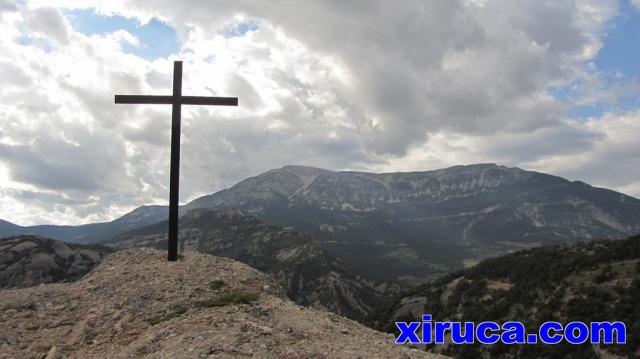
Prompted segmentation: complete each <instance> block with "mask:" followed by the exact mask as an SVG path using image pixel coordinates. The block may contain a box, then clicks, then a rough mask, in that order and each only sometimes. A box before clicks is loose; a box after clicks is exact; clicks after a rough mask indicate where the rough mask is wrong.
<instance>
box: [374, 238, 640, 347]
mask: <svg viewBox="0 0 640 359" xmlns="http://www.w3.org/2000/svg"><path fill="white" fill-rule="evenodd" d="M639 298H640V236H635V237H631V238H628V239H625V240H619V241H606V240H595V241H592V242H589V243H583V244H576V245H571V246H549V247H542V248H536V249H531V250H525V251H520V252H517V253H513V254H510V255H505V256H503V257H499V258H494V259H489V260H486V261H483V262H481V263H480V264H478V265H477V266H475V267H473V268H471V269H467V270H464V271H460V272H456V273H453V274H450V275H448V276H446V277H445V278H442V279H440V280H437V281H435V282H434V283H430V284H425V285H423V286H419V287H417V288H414V289H413V290H411V291H409V292H407V293H405V294H403V295H401V296H399V297H397V298H396V299H395V300H394V301H393V302H392V303H391V304H389V305H387V306H386V307H384V308H382V309H380V310H378V311H377V314H376V315H375V316H373V317H372V318H371V323H372V325H373V326H374V327H377V328H379V329H382V330H389V331H392V330H393V329H395V326H394V322H395V321H412V320H413V319H417V318H421V315H422V314H424V313H429V314H432V316H433V320H434V321H436V320H437V321H443V320H456V321H462V322H464V321H474V322H482V321H486V320H490V321H496V322H506V321H510V320H517V321H522V322H524V323H525V324H526V326H527V328H528V329H529V330H537V328H538V326H539V325H540V324H541V323H543V322H546V321H557V322H560V323H569V322H571V321H574V320H578V321H583V322H586V323H589V322H591V321H622V322H624V323H625V324H626V326H627V336H628V338H627V341H628V343H627V344H626V345H615V346H605V345H603V346H600V347H595V346H592V345H590V344H584V345H577V346H576V345H568V344H560V345H547V346H544V345H526V346H508V345H499V344H498V345H491V346H479V345H475V346H474V345H471V346H468V345H463V346H449V347H447V346H446V345H445V346H438V347H437V348H436V349H438V350H444V353H446V354H448V355H451V356H453V357H455V358H479V357H481V356H482V357H483V358H637V357H640V306H638V303H639ZM612 355H613V356H612ZM615 355H617V356H615Z"/></svg>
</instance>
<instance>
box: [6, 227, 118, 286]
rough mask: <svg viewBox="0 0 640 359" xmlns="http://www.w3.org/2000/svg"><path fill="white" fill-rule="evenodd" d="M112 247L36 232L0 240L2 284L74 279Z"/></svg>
mask: <svg viewBox="0 0 640 359" xmlns="http://www.w3.org/2000/svg"><path fill="white" fill-rule="evenodd" d="M112 251H113V250H112V249H111V248H108V247H102V246H84V245H74V244H67V243H64V242H62V241H56V240H51V239H46V238H41V237H35V236H18V237H11V238H5V239H2V240H0V288H22V287H30V286H34V285H38V284H42V283H55V282H72V281H74V280H77V279H80V278H81V277H82V276H84V275H85V274H87V273H88V272H89V271H90V270H91V269H93V267H95V266H96V265H98V264H99V263H100V262H101V261H102V259H103V257H104V256H105V255H106V254H108V253H111V252H112Z"/></svg>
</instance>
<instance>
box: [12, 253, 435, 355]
mask: <svg viewBox="0 0 640 359" xmlns="http://www.w3.org/2000/svg"><path fill="white" fill-rule="evenodd" d="M165 256H166V253H165V252H163V251H158V250H154V249H148V248H136V249H128V250H125V251H122V252H117V253H114V254H112V255H110V256H108V257H107V259H106V260H105V261H104V262H103V263H102V264H100V265H99V266H98V267H96V268H95V269H94V270H93V271H92V272H91V273H90V274H89V275H87V276H86V277H84V278H83V279H81V280H80V281H77V282H74V283H63V284H46V285H40V286H38V287H34V288H25V289H6V290H1V291H0V358H47V359H53V358H67V357H70V358H136V357H150V358H242V357H247V358H250V357H255V358H433V357H434V355H432V354H428V353H424V352H421V351H418V350H414V349H410V348H407V347H404V346H399V345H394V344H393V336H391V335H387V334H383V333H380V332H376V331H373V330H371V329H369V328H366V327H364V326H362V325H360V324H358V323H356V322H354V321H351V320H348V319H345V318H342V317H339V316H337V315H335V314H331V313H327V312H322V311H318V310H315V309H305V308H302V307H299V306H297V305H296V304H294V303H293V302H291V301H290V300H288V299H287V298H286V297H285V295H284V293H283V290H282V289H281V288H280V287H278V286H277V285H275V284H274V283H275V282H274V281H273V279H272V278H271V277H269V276H268V275H266V274H263V273H261V272H259V271H257V270H255V269H253V268H251V267H249V266H247V265H244V264H241V263H239V262H236V261H233V260H230V259H225V258H221V257H213V256H210V255H205V254H199V253H195V252H187V253H186V254H185V256H184V258H183V259H182V260H180V261H178V262H173V263H168V262H166V259H165Z"/></svg>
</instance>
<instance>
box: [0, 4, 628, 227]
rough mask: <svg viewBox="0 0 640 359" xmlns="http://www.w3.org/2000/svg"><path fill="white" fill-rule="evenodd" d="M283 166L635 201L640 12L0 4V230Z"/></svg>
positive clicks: (187, 193)
mask: <svg viewBox="0 0 640 359" xmlns="http://www.w3.org/2000/svg"><path fill="white" fill-rule="evenodd" d="M175 60H182V61H184V70H183V71H184V77H183V94H185V95H198V96H234V97H239V103H240V106H239V107H209V106H206V107H204V106H189V107H183V110H182V137H181V139H182V148H181V152H182V156H181V183H180V186H181V188H180V198H181V202H182V203H186V202H188V201H190V200H192V199H195V198H197V197H199V196H201V195H204V194H208V193H212V192H215V191H218V190H221V189H224V188H228V187H230V186H232V185H233V184H235V183H237V182H238V181H240V180H242V179H244V178H246V177H249V176H254V175H257V174H259V173H261V172H264V171H267V170H269V169H273V168H278V167H282V166H284V165H288V164H297V165H308V166H316V167H321V168H326V169H331V170H359V171H371V172H396V171H423V170H431V169H438V168H444V167H448V166H453V165H459V164H472V163H487V162H491V163H498V164H501V165H505V166H510V167H512V166H515V167H520V168H523V169H527V170H534V171H540V172H545V173H551V174H554V175H558V176H562V177H565V178H568V179H571V180H581V181H584V182H587V183H589V184H592V185H594V186H599V187H606V188H610V189H614V190H616V191H620V192H623V193H625V194H628V195H631V196H635V197H640V156H639V155H638V154H639V153H640V141H639V140H638V139H640V0H619V1H616V0H566V1H563V0H548V1H545V0H521V1H507V0H495V1H493V0H430V1H423V0H402V1H393V2H392V1H387V0H371V1H359V0H325V1H312V2H311V1H306V2H292V1H287V0H270V1H258V0H233V1H213V0H207V1H204V0H182V1H167V0H155V1H148V0H147V1H144V0H110V1H97V0H58V1H50V0H47V1H45V0H21V1H11V0H0V83H2V87H1V88H0V98H1V100H0V218H1V219H4V220H8V221H11V222H14V223H16V224H20V225H34V224H44V223H54V224H81V223H89V222H97V221H108V220H111V219H114V218H117V217H118V216H121V215H123V214H125V213H127V212H128V211H130V210H132V209H134V208H135V207H137V206H140V205H143V204H166V203H167V198H168V181H169V139H170V130H171V128H170V122H171V119H170V113H171V109H170V106H166V105H154V106H149V105H144V106H142V105H115V104H114V103H113V96H114V94H159V95H162V94H170V93H171V81H172V69H173V61H175Z"/></svg>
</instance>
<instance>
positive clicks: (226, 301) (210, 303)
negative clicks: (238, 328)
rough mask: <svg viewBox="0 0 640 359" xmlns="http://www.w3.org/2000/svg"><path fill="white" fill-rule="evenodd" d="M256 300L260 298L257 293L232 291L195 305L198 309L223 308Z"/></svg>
mask: <svg viewBox="0 0 640 359" xmlns="http://www.w3.org/2000/svg"><path fill="white" fill-rule="evenodd" d="M258 298H260V294H259V293H251V292H243V291H241V290H233V291H230V292H227V293H224V294H220V295H218V296H215V297H213V298H210V299H207V300H202V301H198V302H196V303H195V305H196V307H200V308H212V307H224V306H227V305H231V304H250V303H252V302H255V301H256V300H258Z"/></svg>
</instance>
